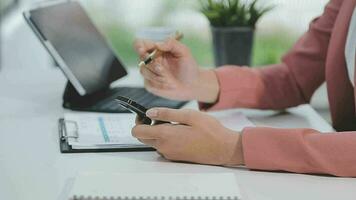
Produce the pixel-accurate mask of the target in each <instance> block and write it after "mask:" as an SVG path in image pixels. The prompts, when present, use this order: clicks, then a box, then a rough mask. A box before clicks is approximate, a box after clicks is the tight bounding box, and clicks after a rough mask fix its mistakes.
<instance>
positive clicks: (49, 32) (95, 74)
mask: <svg viewBox="0 0 356 200" xmlns="http://www.w3.org/2000/svg"><path fill="white" fill-rule="evenodd" d="M30 20H31V22H32V23H33V24H34V26H35V27H36V29H38V31H39V32H40V33H41V35H42V36H43V37H44V39H45V40H48V41H50V43H51V44H52V46H53V48H54V49H55V50H56V52H57V53H58V54H59V56H60V57H61V58H62V60H63V61H64V63H65V64H66V65H67V66H68V68H69V70H70V71H71V73H72V74H73V75H74V77H75V79H77V80H78V82H79V83H80V84H81V86H82V87H83V88H84V90H85V93H86V94H90V93H94V92H96V91H98V90H101V89H104V88H107V87H109V85H110V83H111V82H113V81H115V80H117V79H119V78H121V77H123V76H125V75H126V74H127V73H126V70H125V68H124V67H123V66H122V64H121V62H120V61H119V60H118V59H117V57H116V55H115V54H114V53H113V51H112V49H111V48H110V47H109V45H108V44H107V42H106V40H105V39H104V37H103V36H102V35H101V34H100V32H99V31H98V30H97V28H96V27H95V26H94V24H93V23H92V21H91V20H90V18H89V17H88V15H87V14H86V12H85V11H84V9H83V8H82V7H81V6H80V4H79V3H77V2H71V1H69V2H66V3H61V4H56V5H52V6H48V7H42V8H39V9H35V10H32V11H30Z"/></svg>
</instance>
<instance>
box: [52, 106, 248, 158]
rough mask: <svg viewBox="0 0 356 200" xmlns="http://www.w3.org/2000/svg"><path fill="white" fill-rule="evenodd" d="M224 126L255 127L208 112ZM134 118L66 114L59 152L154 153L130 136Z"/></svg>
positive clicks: (234, 116) (232, 114)
mask: <svg viewBox="0 0 356 200" xmlns="http://www.w3.org/2000/svg"><path fill="white" fill-rule="evenodd" d="M209 114H210V115H212V116H214V117H216V118H217V119H218V120H219V121H220V122H221V123H222V125H223V126H225V127H227V128H230V129H232V130H236V131H240V130H242V129H243V128H244V127H247V126H254V125H253V124H252V123H251V121H249V120H248V119H247V118H246V117H245V116H244V115H243V114H242V113H241V112H238V111H220V112H211V113H209ZM135 118H136V115H135V114H132V113H120V114H105V113H76V112H69V113H65V115H64V119H60V122H59V133H60V138H61V139H60V148H61V152H62V153H74V152H98V151H103V152H107V151H123V150H126V151H127V150H153V149H152V148H150V147H149V146H147V145H145V144H142V143H141V142H140V141H138V140H137V139H136V138H134V137H133V136H132V135H131V129H132V127H134V126H135Z"/></svg>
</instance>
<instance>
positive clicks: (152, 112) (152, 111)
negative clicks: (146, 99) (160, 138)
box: [146, 109, 158, 117]
mask: <svg viewBox="0 0 356 200" xmlns="http://www.w3.org/2000/svg"><path fill="white" fill-rule="evenodd" d="M146 115H147V116H148V117H157V116H158V110H157V109H149V110H148V111H147V112H146Z"/></svg>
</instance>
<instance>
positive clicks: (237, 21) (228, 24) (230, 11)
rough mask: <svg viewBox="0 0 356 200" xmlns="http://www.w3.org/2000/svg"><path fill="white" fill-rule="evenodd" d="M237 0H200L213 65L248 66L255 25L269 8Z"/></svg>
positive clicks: (256, 0) (253, 2)
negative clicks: (208, 35)
mask: <svg viewBox="0 0 356 200" xmlns="http://www.w3.org/2000/svg"><path fill="white" fill-rule="evenodd" d="M257 2H258V0H253V1H252V2H251V3H246V1H243V2H242V1H240V0H201V5H202V9H201V12H202V13H203V14H204V15H205V16H206V17H207V18H208V20H209V22H210V25H211V31H212V36H213V49H214V58H215V65H216V66H221V65H225V64H234V65H250V63H251V54H252V46H253V38H254V32H255V26H256V22H257V21H258V19H259V18H260V17H261V16H262V15H264V14H265V13H266V12H268V11H270V10H271V9H272V7H257V5H256V4H257Z"/></svg>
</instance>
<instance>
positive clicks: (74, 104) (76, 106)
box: [63, 82, 100, 110]
mask: <svg viewBox="0 0 356 200" xmlns="http://www.w3.org/2000/svg"><path fill="white" fill-rule="evenodd" d="M98 98H100V94H96V93H95V94H90V95H84V96H81V95H80V94H79V93H78V92H77V90H76V89H75V88H74V86H73V85H72V84H71V83H70V82H67V85H66V87H65V89H64V93H63V107H64V108H68V109H72V110H87V108H88V107H90V106H92V105H93V104H95V103H96V102H97V100H98Z"/></svg>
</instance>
